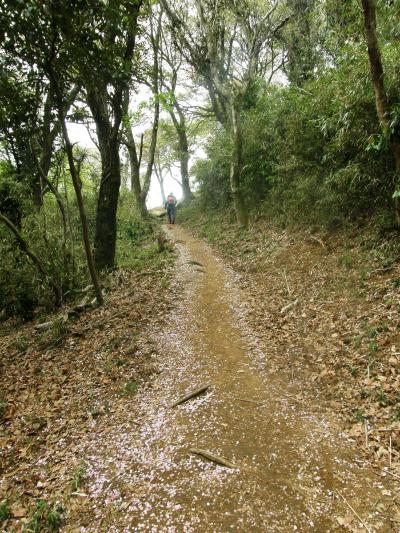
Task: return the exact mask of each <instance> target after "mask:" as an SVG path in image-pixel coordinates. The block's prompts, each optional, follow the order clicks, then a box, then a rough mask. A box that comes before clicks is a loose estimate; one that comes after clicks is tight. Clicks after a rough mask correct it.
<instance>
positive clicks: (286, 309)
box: [281, 300, 299, 315]
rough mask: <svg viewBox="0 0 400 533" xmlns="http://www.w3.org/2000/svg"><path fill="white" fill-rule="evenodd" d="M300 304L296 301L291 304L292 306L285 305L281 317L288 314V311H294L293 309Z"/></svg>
mask: <svg viewBox="0 0 400 533" xmlns="http://www.w3.org/2000/svg"><path fill="white" fill-rule="evenodd" d="M298 303H299V300H295V301H294V302H291V303H290V304H288V305H285V307H282V309H281V315H284V314H285V313H287V311H290V310H291V309H293V307H296V305H298Z"/></svg>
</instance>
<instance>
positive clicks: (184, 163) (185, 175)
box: [179, 131, 192, 202]
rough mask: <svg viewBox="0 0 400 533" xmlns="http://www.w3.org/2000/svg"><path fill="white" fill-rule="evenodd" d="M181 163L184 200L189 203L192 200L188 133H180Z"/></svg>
mask: <svg viewBox="0 0 400 533" xmlns="http://www.w3.org/2000/svg"><path fill="white" fill-rule="evenodd" d="M179 161H180V166H181V178H182V191H183V199H184V201H185V202H189V201H190V200H191V198H192V191H191V190H190V182H189V143H188V140H187V135H186V131H183V132H181V133H179Z"/></svg>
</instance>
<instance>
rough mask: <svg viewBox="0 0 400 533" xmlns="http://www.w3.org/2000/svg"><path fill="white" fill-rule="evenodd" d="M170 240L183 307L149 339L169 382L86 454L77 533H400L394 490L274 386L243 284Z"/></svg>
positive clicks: (158, 383) (139, 401)
mask: <svg viewBox="0 0 400 533" xmlns="http://www.w3.org/2000/svg"><path fill="white" fill-rule="evenodd" d="M167 232H168V234H169V236H170V238H171V239H172V240H174V241H175V243H176V246H177V249H178V251H179V258H178V261H177V265H176V276H175V279H174V281H173V284H172V286H171V297H172V298H173V297H174V290H175V288H177V287H182V286H183V288H184V289H183V297H182V299H181V301H179V302H178V303H177V305H176V307H175V308H174V309H173V311H171V313H170V316H169V317H168V321H167V325H166V326H165V327H164V329H163V330H162V331H160V330H159V329H157V328H155V329H154V330H153V331H152V332H151V333H150V335H151V337H152V340H153V342H154V343H155V344H156V346H157V347H158V349H157V350H156V352H155V353H157V354H158V355H157V356H156V359H157V361H156V363H157V365H158V369H159V370H158V374H157V377H156V378H155V379H153V380H152V381H151V383H149V385H148V386H147V387H143V388H142V389H140V390H139V393H138V395H137V396H136V398H135V399H133V400H132V401H131V402H130V403H127V409H126V417H125V420H124V422H123V423H122V424H121V423H119V424H118V425H114V426H113V425H112V421H110V423H111V425H109V426H108V427H107V429H106V430H104V428H103V430H102V431H97V430H96V428H94V429H93V434H92V438H91V439H90V440H85V441H83V442H82V443H80V446H79V450H78V451H79V454H80V456H81V457H82V459H83V460H84V461H85V463H86V464H87V465H88V471H87V485H86V487H85V494H83V496H82V497H84V498H88V500H87V508H88V513H87V514H85V513H82V512H79V513H78V514H76V515H75V516H74V517H71V518H72V520H71V521H69V524H70V525H69V526H67V527H65V531H93V532H95V531H96V532H97V531H109V532H112V531H115V532H119V531H121V532H122V531H127V532H128V531H137V532H139V531H140V532H153V531H154V532H160V531H162V532H164V531H165V532H199V533H200V532H216V533H219V532H221V533H222V532H227V531H237V532H250V531H251V532H258V531H260V532H268V531H271V532H289V531H301V532H309V531H313V532H314V531H315V532H328V531H382V532H389V531H396V529H395V528H394V526H393V523H392V522H391V521H390V516H387V511H386V509H388V507H389V506H390V504H392V503H393V498H394V497H395V494H394V493H393V491H392V490H391V487H388V486H385V485H383V482H384V481H383V480H381V479H380V478H379V477H378V476H377V475H376V474H375V472H373V471H372V470H371V469H368V467H366V466H363V465H362V464H361V462H360V461H358V460H357V456H356V451H355V449H354V448H353V445H352V443H351V442H350V441H349V440H348V439H346V437H345V436H344V435H342V434H340V432H339V431H338V427H339V426H338V425H337V424H336V423H335V419H334V416H332V414H329V412H327V411H324V410H323V408H321V406H320V405H319V402H318V400H317V399H315V400H314V401H309V402H307V403H305V402H301V401H299V400H298V399H297V398H296V395H295V394H296V390H295V389H294V388H293V387H294V385H293V384H291V383H290V382H289V381H288V379H287V374H286V373H283V374H282V375H280V374H279V372H278V373H277V372H276V368H277V365H278V364H280V365H282V361H279V362H277V361H276V360H274V358H273V357H272V356H271V355H270V354H269V352H268V345H265V344H264V343H263V341H262V339H260V338H259V337H257V334H256V333H255V332H254V331H252V330H251V328H250V326H249V324H248V322H247V320H246V312H245V308H244V306H243V301H242V298H243V293H242V292H241V291H240V290H239V289H238V286H237V283H238V280H237V278H236V276H235V274H234V273H233V272H232V271H230V270H229V269H228V268H227V267H226V266H225V265H224V263H223V262H222V261H221V260H220V259H219V258H218V257H216V256H215V255H214V254H213V253H212V252H211V250H210V249H209V247H208V246H207V245H206V244H204V243H203V242H201V241H199V240H198V239H196V238H194V237H192V236H191V235H190V234H189V233H188V232H187V231H185V230H184V229H182V228H180V227H178V226H176V227H169V228H168V229H167ZM207 383H210V388H209V389H208V391H207V392H206V393H205V394H203V395H201V396H199V397H197V398H195V399H192V400H190V401H188V402H185V403H183V404H182V405H179V406H177V407H175V408H171V407H170V404H171V403H172V402H173V401H174V400H176V399H177V398H179V397H180V396H182V395H183V394H185V393H187V392H188V391H191V390H192V389H195V388H197V387H199V386H201V385H203V384H207ZM296 386H297V387H298V386H299V384H296ZM193 448H196V449H199V448H200V449H203V450H208V451H209V452H211V453H213V454H215V455H219V456H222V457H224V458H225V459H227V460H228V461H229V462H231V463H233V464H234V465H235V466H236V468H227V467H224V466H220V465H217V464H215V463H213V462H211V461H209V460H207V459H205V458H203V457H201V456H198V455H196V454H193V453H192V452H191V450H192V449H193ZM89 509H90V512H89ZM357 515H358V516H357Z"/></svg>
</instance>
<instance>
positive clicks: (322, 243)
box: [309, 235, 326, 250]
mask: <svg viewBox="0 0 400 533" xmlns="http://www.w3.org/2000/svg"><path fill="white" fill-rule="evenodd" d="M309 239H310V240H311V241H315V242H317V243H318V244H320V245H321V246H322V248H324V250H326V246H325V244H324V242H323V241H322V240H321V239H318V237H314V236H313V235H310V237H309Z"/></svg>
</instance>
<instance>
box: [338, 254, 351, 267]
mask: <svg viewBox="0 0 400 533" xmlns="http://www.w3.org/2000/svg"><path fill="white" fill-rule="evenodd" d="M338 263H339V266H341V267H344V268H347V269H350V268H352V267H353V265H354V259H353V257H352V256H351V255H342V256H340V257H339V260H338Z"/></svg>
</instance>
